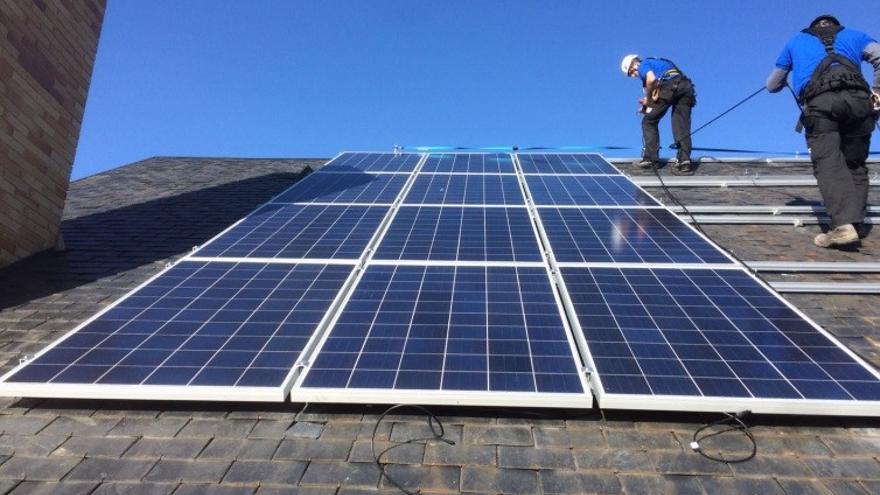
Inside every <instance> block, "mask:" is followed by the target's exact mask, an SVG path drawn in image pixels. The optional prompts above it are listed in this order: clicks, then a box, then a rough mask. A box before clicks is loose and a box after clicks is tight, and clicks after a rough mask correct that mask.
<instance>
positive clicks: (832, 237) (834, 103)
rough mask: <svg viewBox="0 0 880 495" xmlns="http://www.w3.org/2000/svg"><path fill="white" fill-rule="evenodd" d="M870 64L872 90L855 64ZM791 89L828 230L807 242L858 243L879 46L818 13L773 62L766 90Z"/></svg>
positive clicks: (876, 106)
mask: <svg viewBox="0 0 880 495" xmlns="http://www.w3.org/2000/svg"><path fill="white" fill-rule="evenodd" d="M863 60H864V61H867V62H869V63H871V64H872V65H873V66H874V83H873V88H872V87H871V86H869V84H868V82H867V81H866V80H865V78H864V76H863V75H862V72H861V62H862V61H863ZM789 73H791V86H792V89H793V90H794V92H795V94H796V95H797V97H798V102H799V103H800V105H801V107H802V110H803V112H802V114H801V117H800V124H802V125H803V127H804V128H805V129H806V136H807V145H808V147H809V148H810V158H811V159H812V162H813V174H814V175H815V176H816V181H817V182H818V184H819V191H820V192H821V193H822V199H823V200H824V201H825V208H826V209H827V210H828V213H829V215H830V216H831V230H829V231H828V232H826V233H822V234H819V235H817V236H816V238H815V239H813V243H814V244H816V245H817V246H819V247H823V248H832V247H847V246H854V245H858V243H859V238H860V237H863V236H864V235H866V233H867V230H866V229H865V228H864V226H863V225H862V223H863V221H864V218H865V206H866V204H867V201H868V169H867V167H866V166H865V161H866V160H867V159H868V153H869V151H868V150H869V148H870V145H871V133H872V132H873V130H874V125H875V123H876V121H877V113H878V112H880V44H878V43H877V41H876V40H874V39H873V38H871V37H870V36H868V35H867V34H865V33H863V32H861V31H856V30H855V29H847V28H844V27H843V26H841V25H840V22H839V21H838V20H837V19H836V18H835V17H834V16H831V15H821V16H819V17H817V18H816V19H814V20H813V22H811V23H810V27H808V28H807V29H804V30H803V31H801V32H800V33H798V34H796V35H795V36H794V37H793V38H792V39H791V40H790V41H789V42H788V43H787V44H786V45H785V48H784V49H783V50H782V53H781V54H780V55H779V58H778V59H777V60H776V68H775V69H774V70H773V72H772V73H771V74H770V77H769V78H768V79H767V89H768V90H770V91H771V92H774V93H775V92H777V91H780V90H781V89H782V88H784V87H785V85H786V78H787V77H788V75H789Z"/></svg>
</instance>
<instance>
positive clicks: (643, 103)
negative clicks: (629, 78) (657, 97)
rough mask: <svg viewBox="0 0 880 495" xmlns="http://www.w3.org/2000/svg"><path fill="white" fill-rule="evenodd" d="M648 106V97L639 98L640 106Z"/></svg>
mask: <svg viewBox="0 0 880 495" xmlns="http://www.w3.org/2000/svg"><path fill="white" fill-rule="evenodd" d="M647 104H648V98H647V97H644V96H643V97H641V98H639V105H641V106H645V105H647Z"/></svg>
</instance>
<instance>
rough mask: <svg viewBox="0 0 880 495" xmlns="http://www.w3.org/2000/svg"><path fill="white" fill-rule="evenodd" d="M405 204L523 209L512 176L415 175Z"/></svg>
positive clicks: (518, 189) (519, 193)
mask: <svg viewBox="0 0 880 495" xmlns="http://www.w3.org/2000/svg"><path fill="white" fill-rule="evenodd" d="M404 203H406V204H423V203H428V204H467V205H523V204H525V199H523V195H522V190H521V189H520V186H519V180H518V179H517V177H516V176H514V175H469V174H419V175H418V177H416V180H415V182H414V183H413V186H412V188H411V189H410V191H409V193H408V194H407V196H406V199H405V200H404Z"/></svg>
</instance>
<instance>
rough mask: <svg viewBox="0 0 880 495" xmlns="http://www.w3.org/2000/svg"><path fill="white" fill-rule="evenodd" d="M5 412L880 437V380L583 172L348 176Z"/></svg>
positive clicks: (561, 162)
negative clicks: (617, 417)
mask: <svg viewBox="0 0 880 495" xmlns="http://www.w3.org/2000/svg"><path fill="white" fill-rule="evenodd" d="M0 393H2V394H5V395H20V396H50V397H95V398H126V399H150V398H152V399H171V398H175V399H189V400H196V399H203V400H204V399H208V400H267V401H279V400H285V399H286V398H287V397H288V396H289V398H290V400H295V401H311V402H365V403H398V402H407V403H421V404H468V405H484V406H491V405H501V406H524V405H532V406H543V407H579V408H589V407H591V404H592V395H593V394H595V395H596V398H597V400H598V403H599V405H600V407H606V408H630V409H653V410H688V411H695V410H703V411H732V410H739V409H751V410H753V411H756V412H768V413H795V414H851V415H880V375H878V373H877V372H876V371H875V370H873V369H871V368H870V365H867V364H866V363H865V362H864V361H863V360H861V359H860V358H858V357H857V356H855V354H853V353H852V352H851V351H849V350H848V349H846V348H845V347H844V346H842V345H841V344H840V343H839V342H837V341H836V340H835V339H834V338H833V337H831V336H830V335H829V334H827V333H826V332H825V331H824V330H822V329H821V328H819V327H818V326H816V325H815V324H814V323H812V322H811V321H810V320H809V319H808V318H806V317H805V316H804V315H803V314H802V313H800V312H799V311H797V310H796V309H795V308H794V307H793V306H791V305H790V304H788V303H787V302H786V301H785V300H783V299H782V298H781V297H779V296H778V295H777V294H775V293H773V292H772V291H771V290H770V289H769V288H768V287H767V286H765V285H764V284H763V283H762V282H760V281H759V280H758V279H756V278H754V277H753V276H752V275H751V274H749V273H748V272H747V271H745V269H744V268H743V267H742V265H740V264H739V263H737V262H736V261H734V260H733V259H732V258H730V257H729V256H727V255H726V254H725V253H724V252H723V251H721V250H720V249H719V248H717V247H716V246H715V245H714V244H712V243H711V242H710V241H709V240H707V239H706V238H705V237H703V236H702V235H701V234H700V233H698V232H697V231H696V230H694V229H693V228H692V227H691V226H689V225H687V224H685V223H684V222H682V221H681V220H680V219H679V218H678V217H677V216H675V215H674V214H673V213H672V212H670V211H669V210H668V209H667V208H665V207H663V206H662V205H660V203H658V202H657V201H656V200H655V199H654V198H653V197H651V196H650V195H649V194H647V193H646V192H645V191H644V190H642V189H641V188H639V187H638V186H636V185H635V184H634V183H633V182H632V181H630V180H629V179H628V178H627V177H625V176H624V175H622V174H621V173H620V172H619V171H618V170H617V169H615V168H614V167H613V166H611V165H610V164H609V163H608V162H607V161H605V160H604V159H603V158H601V157H600V156H598V155H593V154H584V153H567V154H566V153H522V154H516V155H510V154H498V153H437V154H429V155H420V154H411V153H342V154H340V155H339V156H337V157H336V158H334V159H333V160H331V161H330V162H329V163H328V164H327V165H326V166H324V167H322V168H321V169H320V170H319V171H317V172H316V173H313V174H311V175H310V176H308V177H307V178H306V179H303V180H301V181H299V182H298V183H297V184H295V185H294V186H292V187H291V188H289V189H288V190H287V191H285V192H283V193H281V194H280V195H278V196H277V197H275V198H273V199H272V200H271V201H270V202H268V203H267V204H265V205H263V206H262V207H260V208H258V209H257V210H255V211H254V212H253V213H251V214H250V215H248V216H247V217H246V218H244V219H242V220H241V221H239V222H237V223H236V224H234V225H232V226H231V227H230V228H228V229H227V230H225V231H224V232H222V233H220V234H219V235H218V236H217V237H215V238H214V239H211V240H210V241H208V242H206V243H205V245H203V246H202V247H201V248H200V249H198V250H197V251H195V252H194V253H192V254H191V255H189V256H187V257H185V258H184V259H183V260H182V261H180V262H178V263H177V264H175V265H174V266H173V267H170V268H169V269H167V270H166V271H164V272H163V273H161V274H160V275H158V276H157V277H155V278H153V279H151V280H150V281H148V282H147V283H145V284H144V285H143V286H141V287H139V288H138V289H136V290H135V291H133V292H132V293H130V294H129V295H127V296H126V297H124V298H123V299H121V300H120V301H117V302H116V303H114V304H113V305H112V306H110V307H109V308H107V309H106V310H104V311H102V312H101V313H99V314H98V315H96V316H95V317H93V318H91V319H90V320H88V321H87V322H85V323H84V324H83V325H80V326H79V327H77V328H76V329H74V330H73V331H71V332H70V333H69V334H67V335H65V336H64V337H62V338H61V339H59V340H58V341H57V342H55V343H53V344H52V345H51V346H49V347H48V348H47V349H45V350H44V351H41V352H40V353H39V354H37V355H36V356H34V357H32V358H30V359H28V360H27V361H26V362H24V363H23V364H22V365H20V366H19V367H17V368H15V369H14V370H12V371H11V372H9V373H7V375H5V376H4V377H3V378H2V383H0Z"/></svg>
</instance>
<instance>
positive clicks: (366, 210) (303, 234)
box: [195, 203, 389, 260]
mask: <svg viewBox="0 0 880 495" xmlns="http://www.w3.org/2000/svg"><path fill="white" fill-rule="evenodd" d="M388 210H389V208H388V207H387V206H348V205H338V206H337V205H293V204H284V203H270V204H268V205H266V206H264V207H263V208H260V209H259V210H257V211H256V212H254V213H251V214H250V215H248V217H247V218H245V219H244V220H243V221H242V222H241V223H239V224H238V225H236V226H235V227H233V228H232V229H230V230H229V231H228V232H226V233H225V234H223V235H222V236H220V237H219V238H217V239H215V240H213V241H211V242H210V243H209V244H207V245H205V246H204V247H202V248H201V249H199V251H198V252H196V253H195V255H196V256H204V257H227V258H229V257H231V258H325V259H329V258H347V259H353V260H356V259H358V258H359V257H360V256H361V254H362V253H363V252H364V250H365V249H366V247H367V243H368V242H369V241H370V239H371V238H372V237H373V235H374V234H375V232H376V230H377V229H378V227H379V225H380V224H381V222H382V220H383V219H384V218H385V215H386V214H387V213H388Z"/></svg>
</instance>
